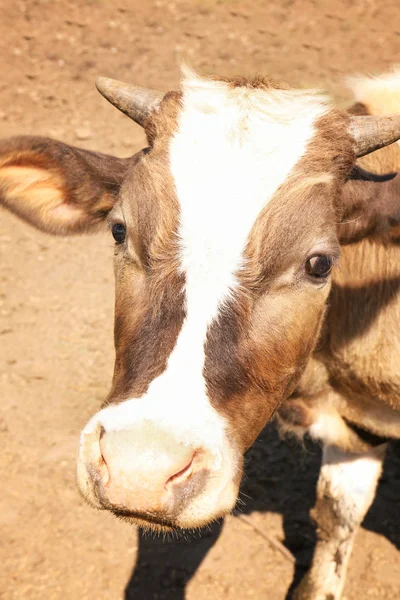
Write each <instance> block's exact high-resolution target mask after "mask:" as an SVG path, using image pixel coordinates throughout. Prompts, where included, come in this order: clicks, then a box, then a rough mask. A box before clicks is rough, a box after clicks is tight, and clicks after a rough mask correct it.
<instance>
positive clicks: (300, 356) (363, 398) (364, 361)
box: [0, 70, 400, 600]
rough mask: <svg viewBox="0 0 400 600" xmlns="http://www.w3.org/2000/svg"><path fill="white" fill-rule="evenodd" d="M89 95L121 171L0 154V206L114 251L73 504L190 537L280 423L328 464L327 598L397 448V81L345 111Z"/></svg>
mask: <svg viewBox="0 0 400 600" xmlns="http://www.w3.org/2000/svg"><path fill="white" fill-rule="evenodd" d="M396 86H397V87H396ZM97 87H98V89H99V91H100V92H101V93H102V95H103V96H104V97H105V98H106V99H108V100H109V101H110V102H111V103H112V104H113V105H114V106H116V107H117V108H118V109H119V110H121V111H122V112H124V113H125V114H126V115H128V116H129V117H130V118H131V119H133V120H134V121H135V122H136V123H138V124H139V125H141V126H142V127H143V128H144V130H145V132H146V135H147V140H148V146H147V147H146V148H145V149H143V150H142V151H140V152H139V153H137V154H136V155H135V156H133V157H132V158H129V159H120V158H116V157H113V156H107V155H104V154H100V153H97V152H91V151H88V150H83V149H80V148H74V147H72V146H68V145H66V144H63V143H62V142H59V141H56V140H51V139H48V138H40V137H24V136H23V137H16V138H11V139H6V140H4V141H3V142H1V144H0V201H1V203H2V204H3V205H4V206H5V207H6V208H8V209H9V210H11V211H12V212H14V213H15V214H16V215H18V216H19V217H21V218H23V219H25V220H26V221H27V222H29V223H30V224H32V225H34V226H36V227H37V228H39V229H41V230H43V231H45V232H48V233H51V234H55V235H69V234H79V233H87V232H91V231H95V230H97V229H99V228H100V227H101V226H102V224H103V223H104V222H107V224H108V227H109V229H110V234H111V235H112V236H113V238H114V240H115V259H114V260H115V276H116V302H115V350H116V358H115V369H114V376H113V382H112V387H111V390H110V392H109V394H108V396H107V398H106V400H105V402H104V404H103V406H102V407H101V409H100V410H99V412H97V413H96V414H95V415H94V416H93V417H92V418H91V419H90V420H89V422H88V423H87V425H86V426H85V427H84V429H83V431H82V434H81V442H80V449H79V456H78V466H77V474H78V475H77V478H78V486H79V489H80V491H81V493H82V495H83V496H84V498H85V499H86V500H87V501H88V502H89V503H90V504H91V505H92V506H94V507H95V508H99V509H105V510H109V511H111V512H112V513H114V514H115V515H117V516H119V517H122V518H124V519H126V520H128V521H129V522H133V523H135V524H138V525H139V526H142V527H147V528H152V529H155V530H174V529H179V528H180V529H186V528H199V527H202V526H204V525H206V524H207V523H210V522H211V521H213V520H214V519H218V518H220V517H222V516H224V515H225V514H227V513H229V512H230V511H231V510H232V509H233V507H234V506H235V503H236V500H237V495H238V489H239V484H240V480H241V476H242V470H243V455H244V452H245V451H246V449H247V448H249V447H250V446H251V445H252V443H253V441H254V440H255V439H256V437H257V435H258V434H259V433H260V431H261V430H262V429H263V427H264V426H265V424H266V423H267V422H268V421H269V420H271V419H272V418H273V417H274V416H276V417H277V420H278V422H279V425H280V427H281V429H282V431H284V432H286V431H290V432H294V433H295V434H296V435H299V436H300V437H301V436H303V435H304V434H305V433H308V434H309V435H310V436H311V437H312V438H313V439H315V440H318V441H319V442H320V443H321V444H322V446H323V460H322V466H321V472H320V478H319V481H318V489H317V502H316V507H315V512H314V515H315V519H316V522H317V525H318V531H319V540H318V543H317V546H316V550H315V555H314V559H313V563H312V566H311V569H310V571H309V572H308V573H307V574H306V576H305V578H304V580H303V581H302V582H301V584H300V586H299V588H298V590H297V592H296V595H297V596H296V597H297V598H299V599H301V598H307V599H315V600H317V599H322V598H324V599H328V598H329V599H332V600H337V599H339V598H340V596H341V593H342V589H343V584H344V580H345V572H346V567H347V564H348V559H349V556H350V552H351V547H352V543H353V540H354V536H355V534H356V531H357V528H358V527H359V525H360V523H361V521H362V519H363V517H364V515H365V513H366V511H367V510H368V507H369V505H370V504H371V502H372V499H373V497H374V493H375V488H376V485H377V481H378V479H379V476H380V473H381V466H382V460H383V457H384V454H385V448H386V445H387V440H388V439H390V438H397V437H399V434H400V379H399V374H398V360H399V357H400V347H399V342H398V339H399V338H398V336H397V337H396V332H397V331H398V322H399V311H400V296H399V293H398V291H399V287H400V261H399V260H398V258H399V249H398V241H399V222H400V195H399V192H400V176H398V175H397V174H396V172H397V170H398V168H399V167H400V148H399V147H398V146H395V145H391V144H393V142H395V141H396V140H397V139H399V138H400V115H397V116H396V115H391V114H386V113H387V112H389V113H391V112H396V111H397V110H399V109H400V93H399V90H400V76H399V74H397V75H396V74H394V75H392V76H388V77H385V78H382V79H377V80H373V79H372V80H370V79H361V80H359V81H357V83H356V84H355V88H357V90H358V91H357V94H358V95H357V97H356V100H357V104H356V105H355V107H353V110H352V111H349V112H346V111H343V110H339V109H338V108H336V107H335V106H334V105H333V104H332V103H331V101H330V100H329V99H328V98H326V97H325V96H323V95H322V94H320V93H318V92H314V91H309V90H295V89H291V88H290V87H288V86H286V85H284V84H280V83H277V82H275V81H272V80H268V79H265V78H257V79H254V80H246V79H236V80H232V79H223V78H216V79H209V78H204V77H201V76H199V75H196V74H195V73H193V72H191V71H189V70H186V71H185V72H184V75H183V80H182V84H181V89H180V91H178V92H169V93H167V94H161V93H159V92H156V91H153V90H147V89H144V88H138V87H136V86H133V85H128V84H124V83H121V82H116V81H114V80H110V79H105V78H99V79H98V81H97ZM396 94H397V95H396ZM370 98H371V102H369V99H370ZM388 107H390V110H389V111H388ZM380 149H381V150H380ZM375 151H377V152H376V153H375ZM372 153H374V154H372ZM362 157H366V158H364V159H363V160H364V161H365V162H363V163H362V164H361V163H359V162H357V159H362ZM366 169H369V170H366Z"/></svg>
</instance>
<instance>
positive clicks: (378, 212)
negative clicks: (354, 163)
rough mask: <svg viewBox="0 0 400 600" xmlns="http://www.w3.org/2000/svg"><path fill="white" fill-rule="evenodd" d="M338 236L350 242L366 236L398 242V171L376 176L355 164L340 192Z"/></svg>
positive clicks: (345, 242)
mask: <svg viewBox="0 0 400 600" xmlns="http://www.w3.org/2000/svg"><path fill="white" fill-rule="evenodd" d="M341 210H342V214H341V219H340V223H339V225H338V237H339V241H340V243H341V244H352V243H355V242H359V241H360V240H362V239H364V238H366V237H369V238H375V239H381V240H384V241H386V242H390V241H391V242H396V243H398V242H399V241H400V173H399V174H397V173H390V174H388V175H376V174H374V173H369V172H368V171H364V169H361V168H360V167H356V168H355V169H354V171H353V173H352V176H351V178H350V179H349V181H348V182H347V183H346V184H345V186H344V188H343V192H342V203H341Z"/></svg>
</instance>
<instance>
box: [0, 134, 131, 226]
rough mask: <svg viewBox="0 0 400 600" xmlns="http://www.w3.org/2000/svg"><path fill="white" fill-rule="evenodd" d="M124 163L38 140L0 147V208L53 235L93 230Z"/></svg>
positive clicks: (119, 179)
mask: <svg viewBox="0 0 400 600" xmlns="http://www.w3.org/2000/svg"><path fill="white" fill-rule="evenodd" d="M128 166H129V159H120V158H115V157H113V156H107V155H105V154H100V153H97V152H90V151H88V150H82V149H80V148H74V147H73V146H68V145H67V144H63V143H62V142H58V141H56V140H52V139H49V138H42V137H28V136H27V137H25V136H24V137H15V138H9V139H5V140H2V141H0V205H4V206H5V207H6V208H8V209H9V210H11V211H12V212H13V213H15V214H16V215H18V216H19V217H21V218H22V219H24V220H25V221H27V222H28V223H30V224H31V225H34V226H35V227H37V228H38V229H41V230H42V231H45V232H47V233H52V234H55V235H69V234H74V233H84V232H88V231H91V230H93V229H95V228H96V227H97V226H98V225H99V224H100V223H101V222H102V221H103V220H104V219H105V217H106V215H107V213H108V212H109V211H110V210H111V208H112V207H113V205H114V203H115V201H116V199H117V197H118V193H119V188H120V185H121V183H122V181H123V179H124V176H125V174H126V171H127V168H128Z"/></svg>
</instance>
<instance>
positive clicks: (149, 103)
mask: <svg viewBox="0 0 400 600" xmlns="http://www.w3.org/2000/svg"><path fill="white" fill-rule="evenodd" d="M96 87H97V89H98V90H99V92H100V94H101V95H102V96H104V98H105V99H106V100H108V101H109V102H111V104H113V105H114V106H115V107H116V108H118V110H120V111H121V112H123V113H124V114H125V115H127V116H128V117H130V118H131V119H133V120H134V121H135V123H138V125H141V126H142V127H143V125H144V122H145V121H146V119H147V117H148V116H149V115H150V114H151V113H152V112H153V111H154V110H155V109H156V108H157V107H158V106H159V104H160V102H161V100H162V99H163V97H164V94H163V93H162V92H157V91H156V90H148V89H146V88H141V87H137V86H136V85H130V84H129V83H123V82H122V81H116V80H115V79H108V78H107V77H97V79H96Z"/></svg>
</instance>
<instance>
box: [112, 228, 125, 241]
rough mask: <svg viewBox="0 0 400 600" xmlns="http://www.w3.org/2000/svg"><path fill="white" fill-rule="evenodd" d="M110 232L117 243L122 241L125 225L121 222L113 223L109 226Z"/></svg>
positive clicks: (123, 239)
mask: <svg viewBox="0 0 400 600" xmlns="http://www.w3.org/2000/svg"><path fill="white" fill-rule="evenodd" d="M111 232H112V234H113V238H114V240H115V241H116V242H117V244H123V243H124V241H125V236H126V229H125V225H123V224H122V223H114V225H113V226H112V228H111Z"/></svg>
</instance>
